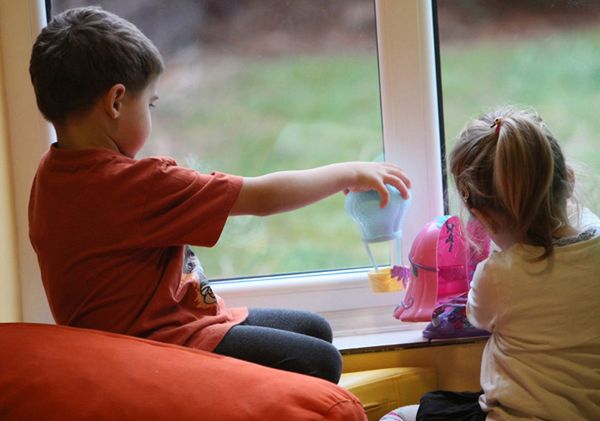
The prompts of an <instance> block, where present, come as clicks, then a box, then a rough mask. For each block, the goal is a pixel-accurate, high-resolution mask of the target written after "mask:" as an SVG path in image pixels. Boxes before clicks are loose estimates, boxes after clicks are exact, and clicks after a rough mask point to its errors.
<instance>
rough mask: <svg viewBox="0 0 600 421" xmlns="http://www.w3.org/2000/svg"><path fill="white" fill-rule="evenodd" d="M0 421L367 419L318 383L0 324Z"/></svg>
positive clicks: (81, 332)
mask: <svg viewBox="0 0 600 421" xmlns="http://www.w3.org/2000/svg"><path fill="white" fill-rule="evenodd" d="M0 367H1V370H0V418H1V419H2V420H25V419H27V420H35V419H44V420H71V419H88V420H104V419H106V420H115V419H118V420H136V421H137V420H143V419H146V420H163V419H164V420H167V419H171V420H192V419H193V420H217V421H218V420H227V421H235V420H261V421H264V420H345V421H346V420H361V421H364V420H366V416H365V413H364V411H363V409H362V406H361V405H360V402H359V401H358V400H357V399H356V397H354V396H353V395H352V394H350V393H349V392H347V391H345V390H344V389H342V388H340V387H338V386H336V385H334V384H332V383H329V382H327V381H325V380H321V379H317V378H314V377H309V376H304V375H301V374H296V373H290V372H285V371H280V370H275V369H271V368H268V367H263V366H259V365H256V364H252V363H248V362H245V361H241V360H236V359H233V358H228V357H223V356H220V355H216V354H211V353H208V352H204V351H198V350H194V349H189V348H184V347H180V346H176V345H169V344H164V343H160V342H154V341H150V340H144V339H139V338H134V337H129V336H123V335H117V334H112V333H106V332H100V331H95V330H87V329H78V328H71V327H64V326H55V325H44V324H33V323H3V324H0Z"/></svg>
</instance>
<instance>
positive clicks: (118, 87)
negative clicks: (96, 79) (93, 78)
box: [103, 83, 126, 119]
mask: <svg viewBox="0 0 600 421" xmlns="http://www.w3.org/2000/svg"><path fill="white" fill-rule="evenodd" d="M125 92H126V89H125V85H123V84H122V83H117V84H115V85H113V86H111V88H110V89H109V90H108V92H106V94H104V97H103V106H104V111H106V113H107V114H108V115H109V116H110V118H112V119H115V118H118V117H119V116H120V115H121V107H122V105H123V97H124V96H125Z"/></svg>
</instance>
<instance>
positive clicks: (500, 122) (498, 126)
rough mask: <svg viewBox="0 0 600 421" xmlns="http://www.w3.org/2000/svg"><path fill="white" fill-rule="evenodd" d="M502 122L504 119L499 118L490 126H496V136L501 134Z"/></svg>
mask: <svg viewBox="0 0 600 421" xmlns="http://www.w3.org/2000/svg"><path fill="white" fill-rule="evenodd" d="M501 124H502V119H501V118H497V119H495V120H494V124H492V125H491V126H490V128H491V129H493V128H494V127H495V128H496V136H500V125H501Z"/></svg>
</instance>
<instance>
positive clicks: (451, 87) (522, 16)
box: [437, 0, 600, 212]
mask: <svg viewBox="0 0 600 421" xmlns="http://www.w3.org/2000/svg"><path fill="white" fill-rule="evenodd" d="M437 5H438V23H439V33H440V54H441V70H442V84H443V101H444V110H443V111H444V123H445V135H446V150H447V151H448V152H449V151H450V150H451V148H452V145H453V143H454V139H455V138H456V136H457V135H458V133H459V131H460V129H461V128H462V127H463V125H464V124H465V123H466V122H467V121H468V120H469V119H471V118H472V117H475V116H476V115H478V114H480V113H482V112H485V111H487V110H489V109H492V108H494V107H496V106H499V105H511V104H518V105H524V106H531V107H533V108H535V109H536V110H537V111H538V112H539V113H540V114H541V116H542V117H543V118H544V120H545V121H546V123H547V124H548V126H549V127H550V129H551V130H552V131H553V133H554V134H555V136H556V137H557V138H558V139H559V141H560V142H561V145H562V147H563V150H564V151H565V153H566V155H567V156H568V158H569V159H570V160H571V162H572V163H573V164H574V166H575V169H576V172H577V173H578V174H577V176H578V185H579V187H578V188H579V189H580V192H579V193H580V194H579V195H578V196H579V197H578V199H579V200H581V201H582V202H583V204H585V205H587V206H589V207H591V208H592V209H593V210H595V211H596V212H598V211H600V190H599V189H598V186H600V183H599V182H600V148H599V146H600V141H599V138H600V137H599V135H598V134H599V133H600V119H599V118H598V111H599V110H600V54H598V51H599V50H598V46H599V45H600V25H599V23H600V4H599V3H598V2H596V1H592V0H587V1H586V0H582V1H550V0H545V1H539V0H505V1H486V2H482V1H478V0H463V1H456V2H454V1H441V0H440V1H438V2H437ZM451 191H452V190H451ZM451 202H454V207H453V208H451V209H452V210H453V211H454V212H456V205H455V201H451ZM451 204H452V203H451Z"/></svg>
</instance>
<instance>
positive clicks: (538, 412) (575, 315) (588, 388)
mask: <svg viewBox="0 0 600 421" xmlns="http://www.w3.org/2000/svg"><path fill="white" fill-rule="evenodd" d="M591 237H592V238H589V239H584V240H583V241H578V242H576V243H572V244H568V245H562V246H557V247H555V249H554V254H553V257H551V258H550V259H545V260H543V261H541V262H535V261H532V260H530V259H531V258H534V257H535V256H539V255H540V250H541V249H540V248H537V247H532V246H525V245H520V244H517V245H514V246H512V247H510V248H508V249H507V250H504V251H500V252H497V251H494V252H492V254H491V256H490V257H489V258H488V260H486V261H485V262H482V263H481V264H479V266H478V267H477V270H476V271H475V275H474V278H473V281H472V283H471V290H470V292H469V299H468V304H467V314H468V317H469V320H470V321H471V323H472V324H473V325H475V326H476V327H479V328H482V329H486V330H488V331H490V332H492V335H491V336H490V338H489V340H488V342H487V344H486V347H485V350H484V353H483V358H482V366H481V386H482V388H483V391H484V394H483V395H482V396H481V398H480V405H481V407H482V409H483V410H484V411H489V412H488V416H487V420H518V419H545V420H566V421H570V420H600V229H598V228H596V229H592V232H591Z"/></svg>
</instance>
